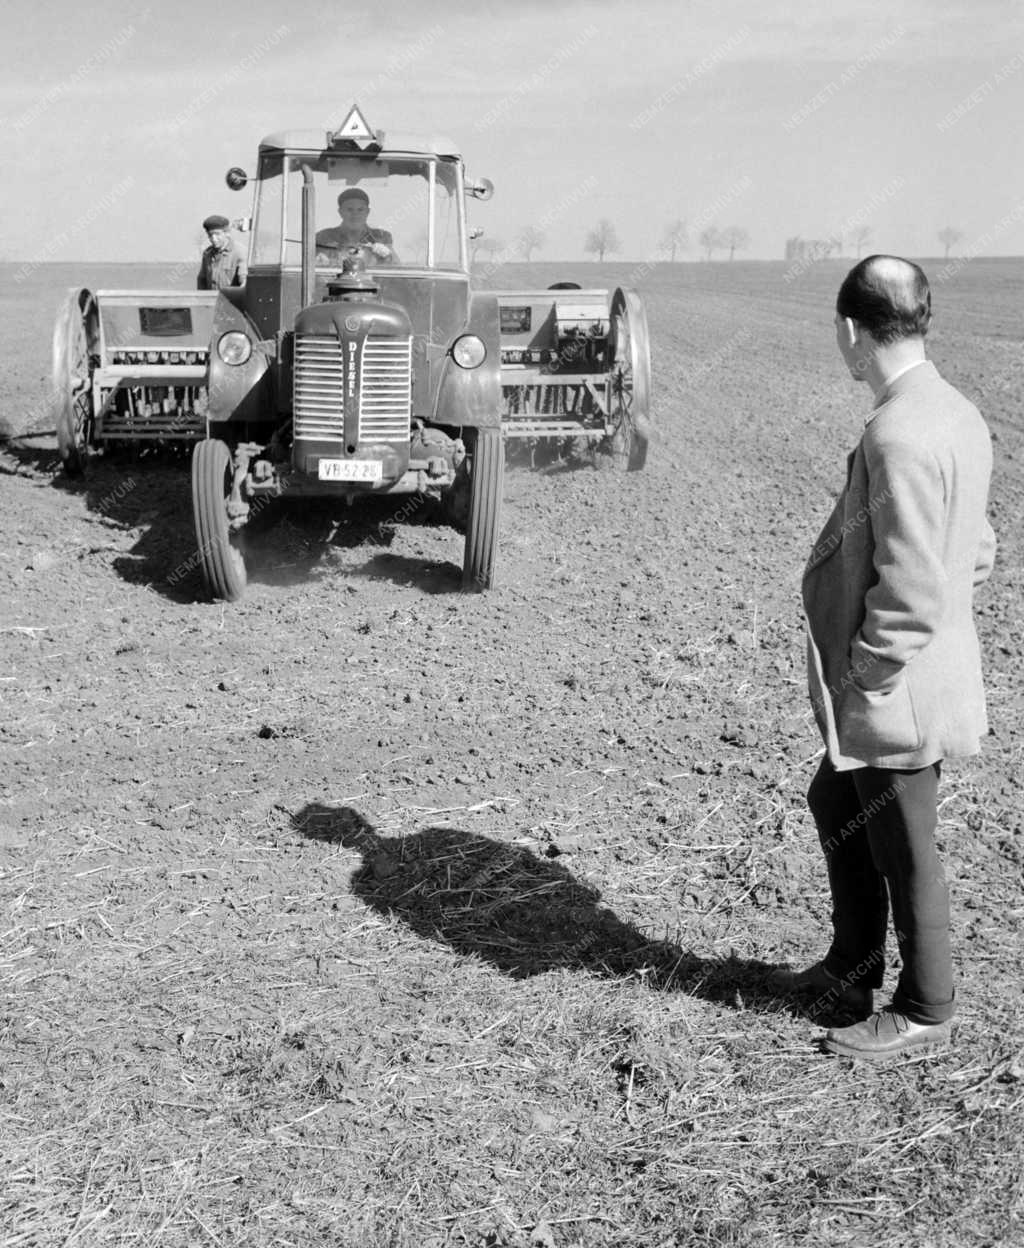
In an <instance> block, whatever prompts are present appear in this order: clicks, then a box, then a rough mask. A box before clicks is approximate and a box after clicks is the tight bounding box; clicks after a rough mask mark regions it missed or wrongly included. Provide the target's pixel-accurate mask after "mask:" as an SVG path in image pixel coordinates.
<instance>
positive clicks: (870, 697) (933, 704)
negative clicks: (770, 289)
mask: <svg viewBox="0 0 1024 1248" xmlns="http://www.w3.org/2000/svg"><path fill="white" fill-rule="evenodd" d="M930 320H931V293H930V291H929V289H928V279H927V278H926V277H925V275H924V273H923V272H922V270H921V269H920V268H919V267H918V266H917V265H916V264H913V263H911V262H910V261H908V260H903V259H901V258H900V257H898V256H869V257H868V258H867V259H866V260H862V261H861V262H860V263H859V264H857V265H856V266H855V267H854V268H853V269H851V270H850V272H849V274H848V275H847V277H846V280H845V281H844V282H843V284H842V287H841V288H840V290H839V295H838V298H837V300H836V308H835V327H836V343H837V346H838V348H839V352H840V354H841V355H842V357H843V361H844V363H845V364H846V367H847V369H848V370H849V372H850V375H851V376H852V377H853V378H854V380H856V381H865V382H867V383H868V385H869V386H870V387H871V390H872V391H873V393H874V407H873V410H872V411H871V413H870V414H869V415H868V417H867V418H866V420H865V422H864V432H863V434H862V436H861V438H860V441H859V443H858V444H857V446H856V448H855V449H854V451H853V453H852V454H851V455H850V456H849V459H848V461H847V467H846V486H845V488H844V489H843V491H842V493H841V494H840V496H839V500H838V502H837V503H836V506H835V509H834V510H833V512H832V516H831V518H830V519H829V521H828V522H827V524H826V525H825V528H824V529H823V530H822V532H821V534H820V536H819V537H818V540H817V542H816V543H815V546H814V549H813V551H812V553H811V557H810V561H809V562H808V564H807V568H806V570H805V572H804V577H803V600H804V611H805V614H806V617H807V627H808V635H809V645H808V659H809V665H808V674H809V683H810V692H811V701H812V703H813V706H814V711H815V716H816V718H817V721H818V727H819V729H820V730H821V734H822V737H823V739H824V743H825V757H824V758H823V759H822V762H821V766H820V767H819V768H818V772H817V775H816V776H815V777H814V780H813V781H812V782H811V787H810V791H809V793H808V795H807V798H808V803H809V805H810V809H811V814H812V816H813V818H814V822H815V824H816V825H817V829H818V837H819V840H820V842H821V847H822V850H823V851H824V856H825V863H826V866H827V869H828V879H829V885H830V888H831V893H832V943H831V945H830V947H829V949H828V952H827V953H826V955H825V957H824V958H823V959H822V960H821V961H820V962H816V963H814V965H813V966H810V967H808V968H807V969H806V970H804V971H797V972H792V971H789V972H782V973H780V974H777V975H776V976H775V977H774V978H775V982H776V984H777V985H778V986H779V987H782V988H785V989H786V990H788V991H791V992H795V993H801V994H805V995H810V996H813V997H815V998H816V1000H817V1002H818V1004H819V1005H831V1006H842V1007H844V1010H845V1012H848V1013H850V1014H853V1015H854V1016H857V1017H859V1018H860V1021H858V1022H853V1023H851V1024H850V1025H848V1026H834V1027H832V1028H831V1029H830V1030H829V1031H828V1033H827V1035H826V1036H825V1038H824V1047H825V1049H826V1050H827V1051H829V1052H831V1053H836V1054H841V1055H844V1056H847V1057H853V1058H860V1059H862V1060H867V1061H877V1060H879V1059H884V1058H889V1057H894V1056H895V1055H897V1054H899V1053H905V1052H921V1051H924V1050H925V1049H934V1048H936V1047H940V1046H943V1045H945V1044H946V1042H947V1041H948V1040H949V1036H950V1020H951V1019H952V1017H953V1012H954V996H955V993H954V986H953V962H952V957H951V953H950V933H949V918H950V916H949V893H948V889H947V886H946V878H945V873H944V871H943V868H942V863H941V861H940V859H939V856H938V853H937V852H936V845H935V830H936V824H937V799H936V794H937V787H938V783H939V769H940V766H941V764H942V761H943V760H944V759H948V758H958V757H964V756H966V755H972V754H976V753H977V752H978V750H979V748H980V741H981V739H982V738H983V737H984V736H985V735H986V733H987V731H988V721H987V719H986V715H985V694H984V689H983V687H982V675H981V657H980V654H979V647H978V637H977V633H976V632H975V627H974V619H973V611H972V607H973V600H974V591H975V589H976V588H977V587H978V586H979V585H980V584H981V582H982V581H984V580H985V578H986V577H987V576H988V574H989V572H990V570H991V568H992V563H993V558H994V555H995V535H994V534H993V532H992V529H991V527H990V525H989V523H988V520H987V519H986V516H985V511H986V500H987V496H988V487H989V476H990V473H991V469H992V447H991V442H990V439H989V433H988V429H987V428H986V427H985V422H984V421H983V420H982V418H981V416H980V415H979V414H978V410H977V408H976V407H975V406H974V404H973V403H971V402H969V401H968V400H967V399H966V398H965V397H964V396H963V395H962V394H960V393H959V392H958V391H957V390H955V389H954V388H953V387H952V386H951V385H949V383H948V382H946V381H943V379H942V378H941V377H940V376H939V374H938V372H937V371H936V369H935V365H934V364H932V363H931V361H930V360H928V359H927V358H926V356H925V348H924V339H925V334H926V333H927V331H928V325H929V322H930ZM890 914H891V919H892V925H893V928H894V929H895V936H896V943H897V946H898V948H899V954H900V961H901V963H902V967H901V970H900V975H899V980H898V982H897V984H896V990H895V992H894V993H893V996H892V1001H891V1002H890V1004H889V1005H887V1006H885V1007H884V1008H882V1009H880V1010H877V1011H876V1010H875V1008H874V1004H873V995H872V994H873V991H874V990H875V989H878V988H880V987H881V986H882V978H883V975H884V973H885V969H886V955H885V944H886V929H887V927H888V924H889V918H890Z"/></svg>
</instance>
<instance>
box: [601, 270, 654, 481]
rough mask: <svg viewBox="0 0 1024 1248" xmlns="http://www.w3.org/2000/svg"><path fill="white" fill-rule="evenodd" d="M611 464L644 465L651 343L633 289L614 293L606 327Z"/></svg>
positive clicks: (630, 468)
mask: <svg viewBox="0 0 1024 1248" xmlns="http://www.w3.org/2000/svg"><path fill="white" fill-rule="evenodd" d="M608 373H609V381H610V383H611V384H610V389H611V404H610V408H609V413H608V418H609V423H610V425H611V436H610V447H609V449H610V450H611V455H612V462H613V463H614V465H615V466H616V467H617V468H620V469H625V470H628V471H630V472H637V471H638V470H639V469H641V468H643V466H644V465H645V464H646V463H647V444H648V440H649V430H650V424H649V419H648V414H649V412H650V406H651V344H650V339H649V338H648V334H647V313H646V311H645V310H644V304H643V300H642V299H641V298H640V296H639V295H638V294H637V293H636V291H635V290H622V289H621V288H620V289H619V290H616V292H615V294H614V295H613V296H612V306H611V312H610V314H609V327H608Z"/></svg>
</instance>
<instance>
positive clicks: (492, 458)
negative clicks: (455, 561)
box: [462, 429, 505, 591]
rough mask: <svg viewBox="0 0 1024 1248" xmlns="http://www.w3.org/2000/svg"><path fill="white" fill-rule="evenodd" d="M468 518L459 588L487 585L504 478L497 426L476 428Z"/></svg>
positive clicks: (491, 573) (491, 576)
mask: <svg viewBox="0 0 1024 1248" xmlns="http://www.w3.org/2000/svg"><path fill="white" fill-rule="evenodd" d="M471 454H472V459H471V461H470V465H471V466H470V495H469V521H468V523H467V525H466V553H465V558H464V560H463V564H462V588H463V589H466V590H470V591H479V590H483V589H490V588H491V585H492V584H493V583H494V564H495V560H496V558H497V554H498V533H499V530H500V528H501V496H502V491H503V489H504V481H505V444H504V442H503V441H502V437H501V430H500V429H478V430H477V434H476V443H475V445H474V447H473V450H472V452H471Z"/></svg>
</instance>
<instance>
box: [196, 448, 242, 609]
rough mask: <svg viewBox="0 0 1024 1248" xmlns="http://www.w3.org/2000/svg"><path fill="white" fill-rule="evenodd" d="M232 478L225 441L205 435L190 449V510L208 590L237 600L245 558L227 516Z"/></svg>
mask: <svg viewBox="0 0 1024 1248" xmlns="http://www.w3.org/2000/svg"><path fill="white" fill-rule="evenodd" d="M233 480H234V468H233V465H232V462H231V452H230V451H229V450H228V448H227V445H226V444H225V443H224V442H221V441H219V440H218V439H216V438H207V439H205V440H204V441H202V442H197V443H196V446H195V450H194V451H193V452H192V511H193V515H194V517H195V525H196V544H197V549H198V554H199V566H200V568H201V569H202V572H203V580H204V581H205V582H206V585H207V587H208V589H209V590H210V593H212V594H213V596H214V597H215V598H223V599H224V600H225V601H226V602H236V601H237V600H238V599H239V598H241V597H242V595H243V594H244V593H245V586H246V580H247V577H246V572H245V559H244V557H243V555H242V552H241V550H240V549H239V548H238V546H237V545H236V544H235V541H236V539H235V538H234V536H233V535H232V532H231V524H230V520H229V517H228V500H229V499H230V497H231V487H232V482H233Z"/></svg>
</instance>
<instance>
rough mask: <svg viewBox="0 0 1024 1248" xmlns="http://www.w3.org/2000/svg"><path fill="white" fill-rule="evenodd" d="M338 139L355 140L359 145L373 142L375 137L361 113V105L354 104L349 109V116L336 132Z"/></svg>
mask: <svg viewBox="0 0 1024 1248" xmlns="http://www.w3.org/2000/svg"><path fill="white" fill-rule="evenodd" d="M334 137H335V138H337V139H354V140H355V141H356V142H357V143H359V142H365V143H369V142H371V141H372V139H373V137H374V135H373V131H372V130H371V129H370V127H369V124H368V123H367V120H366V118H365V117H364V116H363V114H362V113H361V112H360V111H359V105H358V104H353V105H352V107H351V108H350V109H349V114H348V116H347V117H346V118H345V120H344V121H343V122H342V123H341V125H340V126H339V127H338V129H337V130H336V131H335V136H334Z"/></svg>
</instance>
